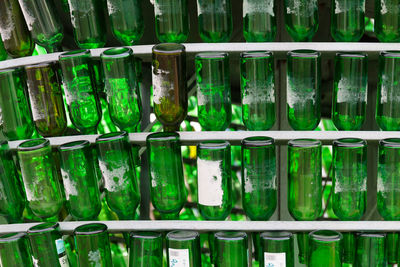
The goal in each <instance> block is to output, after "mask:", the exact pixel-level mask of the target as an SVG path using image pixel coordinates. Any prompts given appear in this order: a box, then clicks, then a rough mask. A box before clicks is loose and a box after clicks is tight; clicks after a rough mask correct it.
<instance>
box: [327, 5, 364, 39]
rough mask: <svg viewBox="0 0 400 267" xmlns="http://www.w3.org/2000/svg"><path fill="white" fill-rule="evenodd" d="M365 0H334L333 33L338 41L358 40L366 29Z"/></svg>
mask: <svg viewBox="0 0 400 267" xmlns="http://www.w3.org/2000/svg"><path fill="white" fill-rule="evenodd" d="M364 21H365V0H332V8H331V34H332V37H333V39H335V41H336V42H358V41H359V40H360V39H361V37H362V36H363V35H364V30H365V26H364V24H365V22H364Z"/></svg>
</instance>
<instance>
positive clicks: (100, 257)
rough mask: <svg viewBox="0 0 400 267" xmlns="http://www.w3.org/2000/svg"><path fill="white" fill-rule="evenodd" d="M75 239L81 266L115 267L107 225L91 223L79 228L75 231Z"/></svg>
mask: <svg viewBox="0 0 400 267" xmlns="http://www.w3.org/2000/svg"><path fill="white" fill-rule="evenodd" d="M74 238H75V246H76V251H77V253H78V262H79V266H82V267H83V266H85V267H110V266H113V263H112V258H111V249H110V239H109V236H108V232H107V226H106V225H105V224H102V223H90V224H84V225H81V226H78V227H77V228H75V230H74Z"/></svg>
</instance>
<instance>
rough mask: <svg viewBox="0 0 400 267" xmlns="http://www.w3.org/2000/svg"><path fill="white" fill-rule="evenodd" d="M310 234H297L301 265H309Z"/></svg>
mask: <svg viewBox="0 0 400 267" xmlns="http://www.w3.org/2000/svg"><path fill="white" fill-rule="evenodd" d="M308 235H309V232H299V233H297V234H296V239H297V247H298V250H299V254H298V260H299V263H301V264H307V259H308V251H309V250H310V248H309V236H308Z"/></svg>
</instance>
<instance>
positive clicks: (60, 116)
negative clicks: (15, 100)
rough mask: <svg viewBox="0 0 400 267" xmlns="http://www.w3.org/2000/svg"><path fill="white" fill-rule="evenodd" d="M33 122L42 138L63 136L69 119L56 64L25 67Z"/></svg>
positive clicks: (49, 63)
mask: <svg viewBox="0 0 400 267" xmlns="http://www.w3.org/2000/svg"><path fill="white" fill-rule="evenodd" d="M25 71H26V75H27V84H28V93H29V100H30V104H31V111H32V117H33V121H34V122H35V126H36V130H37V131H38V133H39V134H40V135H41V136H44V137H48V136H58V135H62V134H63V133H64V131H65V130H66V128H67V117H66V114H65V109H64V101H63V97H62V92H61V88H60V83H59V78H58V75H57V72H58V70H57V67H56V64H55V63H54V62H48V63H41V64H37V65H30V66H26V67H25Z"/></svg>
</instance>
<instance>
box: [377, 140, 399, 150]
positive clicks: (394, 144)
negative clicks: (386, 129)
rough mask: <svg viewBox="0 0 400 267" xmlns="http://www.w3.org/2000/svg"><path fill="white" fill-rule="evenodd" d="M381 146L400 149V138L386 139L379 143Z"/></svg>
mask: <svg viewBox="0 0 400 267" xmlns="http://www.w3.org/2000/svg"><path fill="white" fill-rule="evenodd" d="M379 145H380V146H382V147H393V148H400V138H386V139H383V140H381V141H379Z"/></svg>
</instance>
